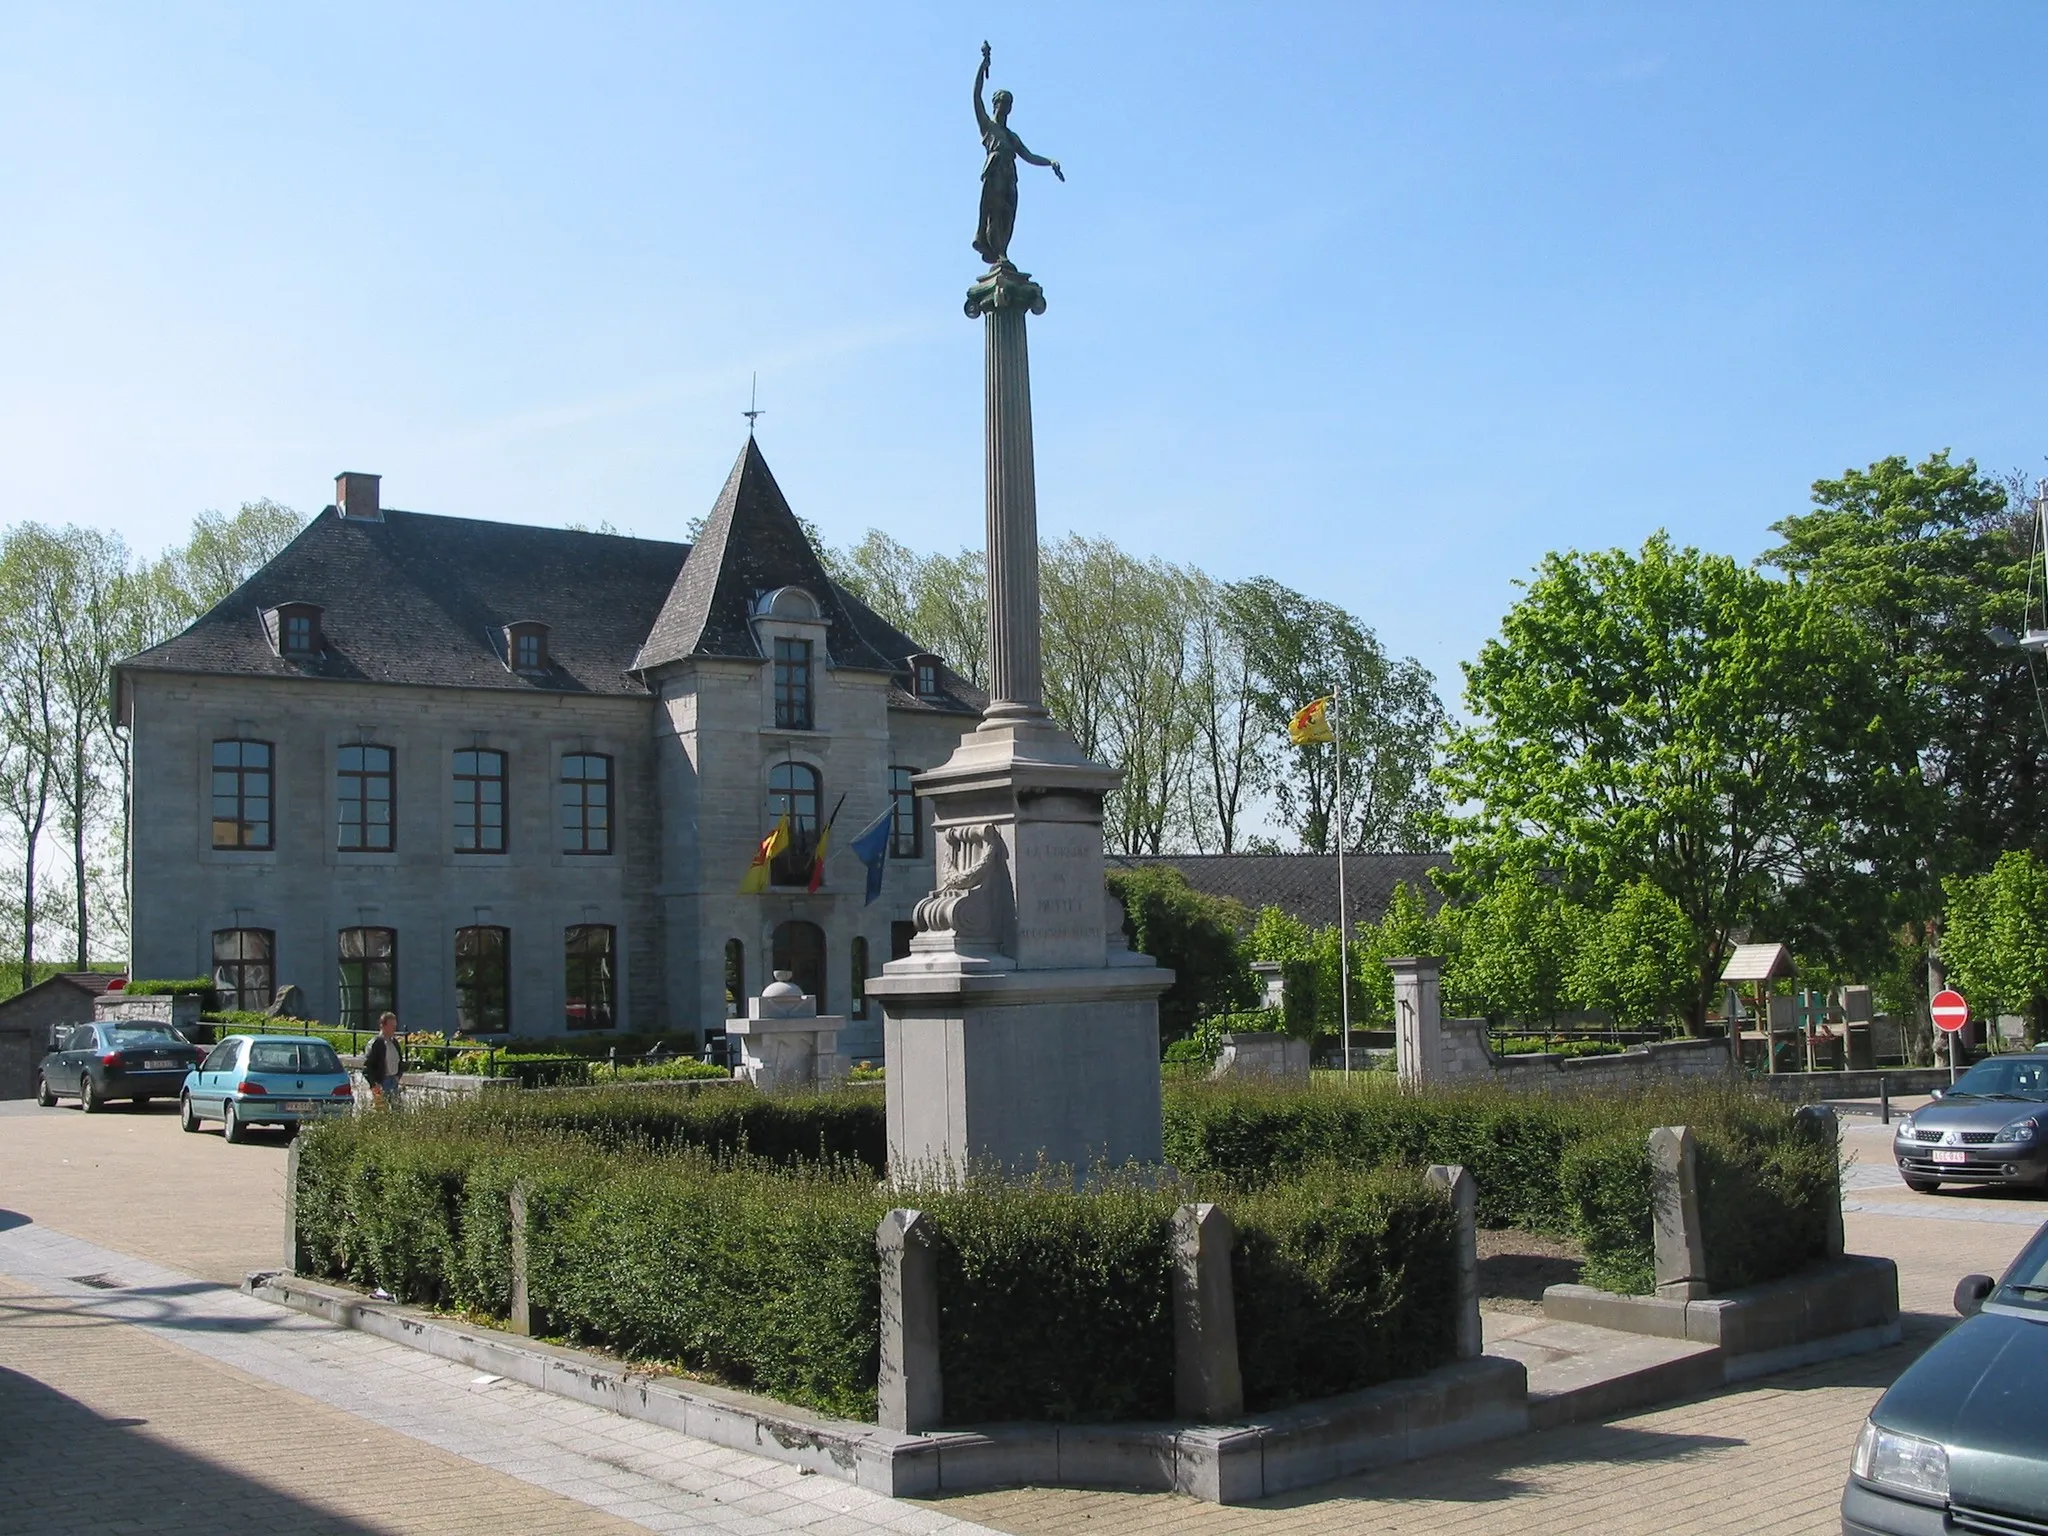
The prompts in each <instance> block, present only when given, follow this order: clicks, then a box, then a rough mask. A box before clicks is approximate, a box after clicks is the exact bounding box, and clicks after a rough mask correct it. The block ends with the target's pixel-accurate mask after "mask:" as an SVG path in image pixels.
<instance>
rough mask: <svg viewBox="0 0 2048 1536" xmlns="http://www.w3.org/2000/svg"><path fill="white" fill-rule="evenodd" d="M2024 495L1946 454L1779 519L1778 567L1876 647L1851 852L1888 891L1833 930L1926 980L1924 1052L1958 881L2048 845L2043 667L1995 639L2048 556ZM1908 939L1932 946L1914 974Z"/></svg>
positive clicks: (1866, 961)
mask: <svg viewBox="0 0 2048 1536" xmlns="http://www.w3.org/2000/svg"><path fill="white" fill-rule="evenodd" d="M2017 488H2019V489H2021V490H2023V489H2024V487H2023V485H2022V486H2019V487H2017ZM2018 500H2019V503H2020V504H2019V505H2015V498H2014V497H2013V496H2011V495H2010V494H2009V492H2008V488H2007V487H2006V486H2005V485H2002V484H2000V483H1999V482H1998V481H1996V480H1993V479H1991V478H1990V477H1988V476H1986V475H1983V474H1981V473H1979V472H1978V469H1977V467H1976V465H1975V464H1974V463H1972V462H1969V461H1967V460H1966V461H1964V462H1963V463H1960V464H1954V463H1951V462H1950V461H1949V456H1948V454H1947V452H1946V451H1944V452H1942V453H1937V454H1935V455H1933V456H1932V457H1930V458H1928V459H1927V460H1926V461H1925V462H1923V463H1921V464H1918V465H1913V464H1910V463H1908V461H1907V460H1906V459H1905V458H1903V457H1892V458H1888V459H1882V460H1879V461H1878V462H1877V463H1875V464H1872V465H1871V466H1870V467H1869V468H1868V469H1863V470H1848V471H1845V472H1844V473H1843V474H1842V476H1841V477H1840V478H1838V479H1833V480H1820V481H1816V482H1815V484H1814V487H1813V504H1814V509H1813V510H1812V511H1811V512H1808V513H1805V514H1802V515H1799V516H1795V517H1789V518H1786V519H1785V520H1784V521H1782V522H1780V523H1778V524H1777V525H1776V526H1775V528H1774V530H1773V531H1774V532H1776V533H1777V534H1778V535H1779V537H1780V538H1781V539H1783V540H1784V542H1783V543H1782V544H1781V545H1780V546H1779V547H1778V548H1776V549H1774V550H1772V551H1770V552H1769V553H1768V554H1767V555H1765V556H1764V559H1765V560H1766V561H1768V562H1769V563H1771V564H1773V565H1776V566H1777V567H1779V568H1780V569H1782V570H1785V571H1788V572H1791V573H1792V574H1794V575H1795V576H1797V577H1798V578H1800V579H1801V580H1803V581H1806V582H1809V583H1810V584H1811V585H1812V587H1813V588H1814V590H1815V591H1816V592H1817V593H1818V594H1820V595H1821V596H1822V598H1823V599H1824V600H1825V601H1827V602H1829V603H1831V604H1833V605H1834V606H1836V607H1837V608H1838V609H1839V610H1840V611H1841V612H1843V613H1844V614H1846V615H1848V616H1850V617H1851V618H1852V619H1854V621H1855V622H1856V623H1857V624H1858V625H1859V626H1860V627H1861V628H1862V629H1863V630H1864V631H1865V632H1866V633H1867V634H1868V635H1869V636H1870V637H1871V639H1872V642H1873V643H1874V644H1875V646H1876V648H1877V652H1878V655H1879V658H1880V674H1879V675H1880V676H1881V677H1882V678H1883V680H1884V681H1885V684H1886V685H1887V688H1886V691H1887V698H1886V701H1885V707H1884V709H1883V711H1882V717H1881V718H1882V725H1881V729H1880V732H1879V744H1880V746H1881V748H1882V750H1883V752H1884V753H1885V755H1886V757H1887V759H1888V763H1887V766H1888V769H1889V771H1888V773H1887V774H1886V775H1884V776H1883V777H1882V778H1881V779H1877V780H1874V781H1873V782H1872V785H1871V789H1872V791H1873V794H1872V795H1871V796H1870V797H1869V803H1868V804H1867V805H1866V807H1865V809H1864V812H1863V814H1862V815H1861V816H1860V817H1859V818H1858V820H1859V822H1860V824H1861V835H1860V837H1858V838H1855V839H1852V840H1850V842H1849V843H1848V844H1847V845H1846V847H1845V854H1846V856H1847V857H1848V858H1849V859H1851V860H1853V861H1855V862H1856V863H1857V864H1858V865H1859V866H1861V867H1863V868H1867V869H1868V870H1870V871H1871V872H1872V874H1873V876H1874V877H1875V878H1874V880H1873V881H1872V887H1873V888H1874V891H1875V896H1874V898H1873V899H1872V900H1870V901H1869V902H1868V903H1867V905H1866V909H1865V911H1864V912H1863V913H1862V914H1861V917H1860V920H1855V921H1847V922H1838V923H1837V924H1835V925H1834V927H1833V929H1832V931H1829V932H1827V933H1826V934H1825V935H1824V936H1825V938H1826V939H1827V940H1828V941H1829V942H1828V945H1827V947H1828V948H1830V949H1831V950H1833V951H1834V952H1835V953H1836V954H1837V955H1839V956H1840V957H1841V958H1842V959H1843V960H1844V961H1845V962H1846V967H1845V968H1849V969H1862V970H1864V971H1866V972H1868V973H1869V974H1872V975H1877V974H1879V973H1881V972H1886V971H1896V972H1897V973H1898V976H1899V977H1901V978H1910V981H1911V987H1910V991H1911V994H1912V995H1911V998H1910V1001H1911V1003H1912V1005H1913V1008H1912V1013H1913V1015H1914V1016H1916V1017H1917V1022H1918V1034H1919V1040H1918V1042H1917V1044H1918V1049H1919V1051H1920V1053H1921V1054H1923V1055H1924V1054H1925V1053H1926V1052H1927V1050H1928V1049H1929V1041H1930V1039H1931V1033H1932V1026H1931V1021H1930V1020H1929V1018H1928V1016H1927V1012H1926V1009H1927V980H1926V975H1927V972H1926V965H1925V963H1924V962H1925V958H1926V955H1927V951H1928V949H1929V947H1930V945H1931V943H1932V941H1933V938H1934V927H1933V924H1934V920H1935V917H1936V914H1937V913H1938V912H1939V911H1940V909H1941V905H1942V901H1943V893H1942V882H1943V880H1944V879H1945V878H1947V877H1949V876H1953V875H1973V874H1978V873H1981V872H1983V871H1984V870H1987V869H1989V868H1990V867H1991V865H1992V863H1993V862H1994V861H1995V860H1996V859H1997V858H1998V856H1999V855H2000V853H2001V852H2003V851H2005V850H2007V849H2013V848H2031V849H2033V850H2035V851H2037V852H2044V851H2048V731H2044V720H2043V715H2042V710H2041V706H2040V702H2039V698H2038V696H2037V694H2036V691H2035V683H2034V678H2033V677H2032V675H2031V672H2030V669H2029V663H2028V659H2027V657H2026V656H2025V655H2024V654H2023V653H2021V652H2020V651H2019V650H2017V649H2015V648H2013V647H2012V646H2011V645H2010V644H2007V643H2001V640H2000V639H1999V637H1998V633H1997V632H1998V631H1999V630H2001V629H2003V630H2008V631H2014V632H2017V631H2020V630H2023V629H2025V628H2026V627H2027V621H2028V618H2029V615H2028V612H2027V607H2028V590H2029V567H2030V565H2034V564H2036V563H2037V560H2038V556H2037V554H2036V553H2035V552H2034V551H2033V549H2032V544H2031V534H2032V523H2031V519H2030V518H2028V517H2027V515H2026V513H2025V508H2024V497H2023V496H2022V497H2020V498H2018ZM1808 926H1813V925H1808ZM1902 938H1903V940H1904V942H1905V944H1906V946H1907V948H1908V949H1909V950H1912V951H1917V953H1918V959H1917V960H1914V959H1913V958H1912V957H1911V956H1908V957H1907V962H1906V963H1905V964H1903V965H1902V964H1901V963H1900V956H1899V955H1898V953H1897V949H1898V945H1899V943H1900V941H1901V939H1902Z"/></svg>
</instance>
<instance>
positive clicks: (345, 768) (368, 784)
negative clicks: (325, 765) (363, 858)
mask: <svg viewBox="0 0 2048 1536" xmlns="http://www.w3.org/2000/svg"><path fill="white" fill-rule="evenodd" d="M391 759H392V753H391V749H390V748H389V747H369V746H354V747H343V748H342V749H341V753H340V755H339V756H338V757H337V758H336V760H335V769H334V779H335V784H334V791H335V797H336V799H337V800H338V802H339V806H340V809H339V812H338V816H339V822H338V825H337V827H336V830H335V835H334V846H335V847H336V848H337V849H339V850H340V851H341V852H343V853H389V852H390V851H391V833H392V825H391V790H392V782H391V781H392V774H391Z"/></svg>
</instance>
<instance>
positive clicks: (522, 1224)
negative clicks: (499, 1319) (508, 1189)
mask: <svg viewBox="0 0 2048 1536" xmlns="http://www.w3.org/2000/svg"><path fill="white" fill-rule="evenodd" d="M511 1207H512V1212H511V1214H512V1296H511V1302H510V1305H509V1306H507V1308H506V1309H505V1317H506V1326H507V1327H509V1328H510V1329H511V1330H512V1331H513V1332H514V1333H526V1334H530V1333H532V1332H533V1307H532V1304H531V1303H530V1302H529V1301H528V1300H527V1295H526V1186H525V1185H524V1184H514V1185H513V1186H512V1198H511Z"/></svg>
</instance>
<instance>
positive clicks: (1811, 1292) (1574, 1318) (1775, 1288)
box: [1543, 1254, 1904, 1382]
mask: <svg viewBox="0 0 2048 1536" xmlns="http://www.w3.org/2000/svg"><path fill="white" fill-rule="evenodd" d="M1543 1314H1544V1316H1545V1317H1547V1318H1549V1319H1550V1320H1551V1321H1552V1322H1562V1323H1588V1324H1591V1325H1592V1326H1593V1327H1596V1328H1612V1329H1615V1330H1616V1331H1618V1332H1622V1333H1639V1334H1647V1335H1649V1336H1651V1337H1654V1338H1662V1339H1685V1340H1690V1341H1691V1342H1693V1343H1697V1344H1708V1345H1713V1346H1715V1347H1716V1348H1717V1349H1718V1350H1719V1352H1720V1361H1721V1379H1722V1380H1723V1381H1724V1382H1735V1381H1747V1380H1749V1379H1751V1378H1752V1377H1756V1376H1765V1375H1769V1374H1771V1373H1772V1372H1774V1371H1785V1370H1791V1369H1792V1368H1794V1367H1795V1366H1801V1365H1811V1364H1814V1363H1815V1362H1817V1361H1821V1360H1833V1359H1839V1358H1840V1357H1842V1356H1844V1355H1854V1354H1862V1353H1864V1352H1865V1351H1867V1350H1873V1349H1884V1348H1886V1347H1887V1346H1889V1345H1892V1344H1896V1343H1898V1342H1899V1340H1900V1339H1901V1338H1902V1337H1903V1336H1904V1335H1903V1332H1902V1329H1901V1325H1900V1322H1899V1270H1898V1266H1897V1265H1896V1264H1894V1263H1893V1262H1892V1261H1891V1260H1890V1259H1880V1258H1870V1257H1868V1256H1865V1255H1861V1254H1846V1255H1844V1256H1843V1257H1841V1258H1839V1259H1831V1260H1828V1261H1826V1262H1824V1263H1820V1264H1814V1265H1810V1266H1809V1267H1808V1268H1806V1269H1805V1270H1802V1271H1801V1272H1800V1273H1798V1274H1796V1275H1790V1276H1787V1277H1786V1278H1785V1279H1783V1280H1771V1281H1767V1282H1765V1283H1764V1284H1762V1285H1752V1286H1748V1287H1746V1288H1744V1289H1742V1290H1739V1291H1730V1292H1728V1293H1727V1294H1725V1295H1721V1296H1710V1297H1700V1298H1693V1299H1685V1298H1680V1297H1664V1296H1622V1295H1618V1294H1616V1293H1615V1292H1613V1291H1603V1290H1598V1289H1596V1288H1595V1287H1593V1286H1590V1285H1553V1286H1551V1287H1549V1288H1548V1289H1547V1290H1545V1291H1544V1293H1543Z"/></svg>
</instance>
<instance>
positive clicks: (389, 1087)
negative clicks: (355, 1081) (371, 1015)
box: [363, 1013, 405, 1109]
mask: <svg viewBox="0 0 2048 1536" xmlns="http://www.w3.org/2000/svg"><path fill="white" fill-rule="evenodd" d="M404 1076H405V1047H404V1046H403V1045H401V1044H399V1042H398V1015H397V1014H395V1013H387V1014H384V1015H382V1016H381V1017H380V1018H379V1019H378V1020H377V1038H376V1039H374V1040H372V1041H371V1042H370V1048H369V1049H368V1050H367V1051H365V1052H363V1078H364V1080H365V1081H367V1082H368V1083H369V1085H370V1097H371V1098H372V1099H374V1100H375V1101H376V1102H377V1104H378V1106H379V1107H382V1108H390V1109H397V1108H398V1107H399V1105H400V1103H401V1102H402V1099H401V1095H400V1089H401V1086H402V1084H401V1081H400V1080H401V1079H402V1078H404Z"/></svg>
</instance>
